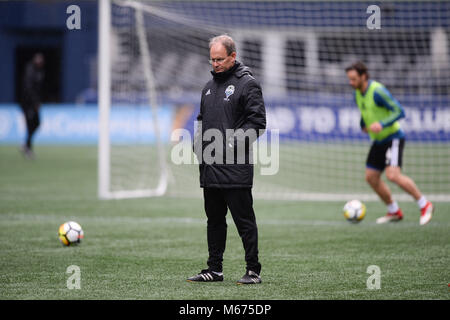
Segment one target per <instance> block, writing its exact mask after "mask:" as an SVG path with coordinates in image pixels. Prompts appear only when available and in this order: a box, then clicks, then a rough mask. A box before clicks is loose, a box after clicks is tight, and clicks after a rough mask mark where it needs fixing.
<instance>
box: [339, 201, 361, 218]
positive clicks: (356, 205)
mask: <svg viewBox="0 0 450 320" xmlns="http://www.w3.org/2000/svg"><path fill="white" fill-rule="evenodd" d="M343 211H344V217H345V218H346V219H347V220H348V221H350V222H353V223H357V222H360V221H361V220H362V219H364V217H365V215H366V206H365V205H364V203H362V202H361V201H359V200H351V201H349V202H347V203H346V204H345V206H344V209H343Z"/></svg>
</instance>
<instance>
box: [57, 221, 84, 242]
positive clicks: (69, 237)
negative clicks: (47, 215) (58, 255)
mask: <svg viewBox="0 0 450 320" xmlns="http://www.w3.org/2000/svg"><path fill="white" fill-rule="evenodd" d="M58 237H59V240H60V241H61V243H62V244H63V245H65V246H70V245H71V244H77V243H80V242H81V239H83V238H84V232H83V229H82V228H81V226H80V225H79V224H78V223H76V222H75V221H69V222H66V223H63V224H62V225H61V226H60V227H59V230H58Z"/></svg>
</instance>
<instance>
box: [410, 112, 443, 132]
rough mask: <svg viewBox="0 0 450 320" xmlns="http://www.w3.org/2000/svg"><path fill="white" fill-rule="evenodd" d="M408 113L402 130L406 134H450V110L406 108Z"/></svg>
mask: <svg viewBox="0 0 450 320" xmlns="http://www.w3.org/2000/svg"><path fill="white" fill-rule="evenodd" d="M406 113H407V116H406V119H404V120H402V128H403V129H404V130H405V131H406V132H416V133H422V132H424V131H428V132H433V133H437V132H439V131H443V132H450V110H448V109H444V108H439V109H435V110H433V109H428V110H427V109H419V108H406Z"/></svg>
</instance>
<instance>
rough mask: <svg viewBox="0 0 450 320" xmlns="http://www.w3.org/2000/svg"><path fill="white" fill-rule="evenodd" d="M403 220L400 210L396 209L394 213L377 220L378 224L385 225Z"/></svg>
mask: <svg viewBox="0 0 450 320" xmlns="http://www.w3.org/2000/svg"><path fill="white" fill-rule="evenodd" d="M402 219H403V213H402V210H401V209H398V211H397V212H395V213H388V214H387V215H385V216H384V217H380V218H378V219H377V223H378V224H382V223H387V222H396V221H400V220H402Z"/></svg>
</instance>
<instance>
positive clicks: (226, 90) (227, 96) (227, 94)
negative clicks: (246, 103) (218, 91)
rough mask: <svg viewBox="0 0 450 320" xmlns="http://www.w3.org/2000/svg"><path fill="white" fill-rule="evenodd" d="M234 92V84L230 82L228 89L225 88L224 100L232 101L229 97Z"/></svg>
mask: <svg viewBox="0 0 450 320" xmlns="http://www.w3.org/2000/svg"><path fill="white" fill-rule="evenodd" d="M233 93H234V86H233V85H232V84H230V85H229V86H228V87H227V88H226V89H225V98H223V100H225V101H230V99H229V97H230V96H231V95H232V94H233Z"/></svg>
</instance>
